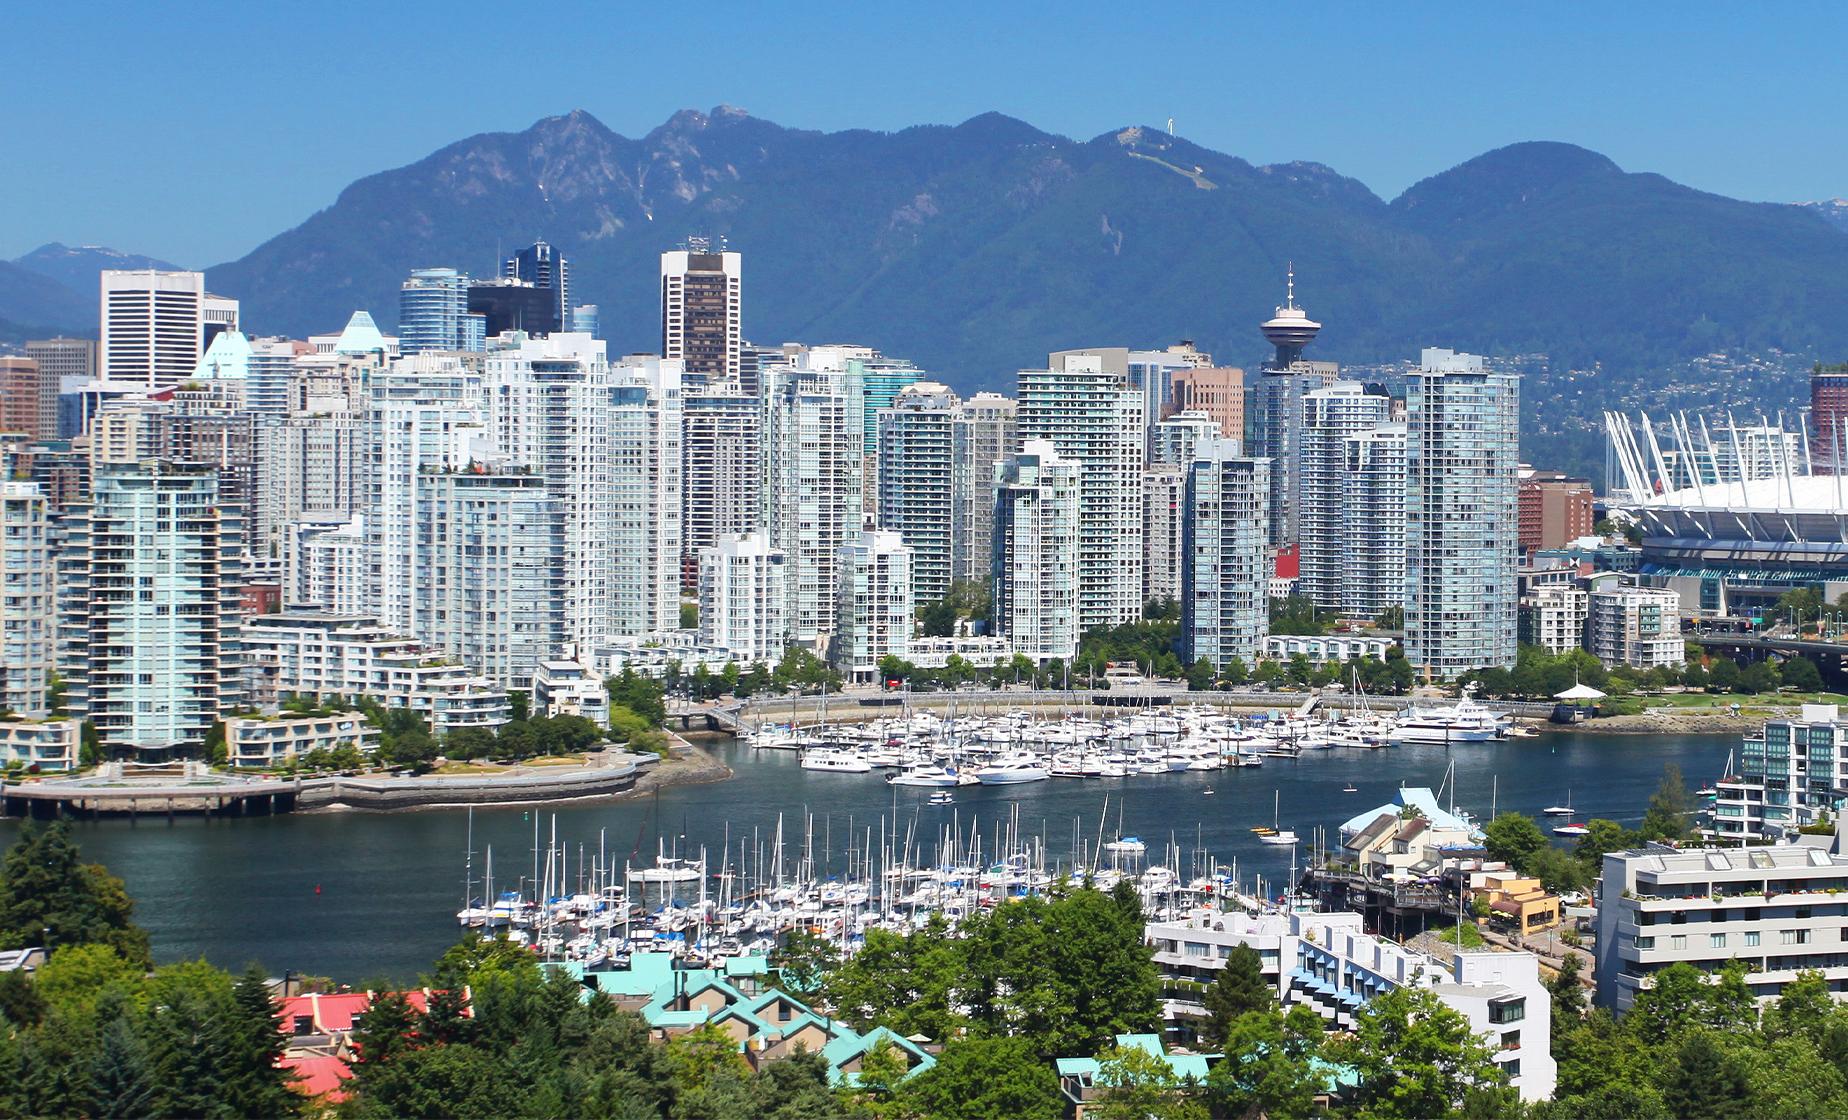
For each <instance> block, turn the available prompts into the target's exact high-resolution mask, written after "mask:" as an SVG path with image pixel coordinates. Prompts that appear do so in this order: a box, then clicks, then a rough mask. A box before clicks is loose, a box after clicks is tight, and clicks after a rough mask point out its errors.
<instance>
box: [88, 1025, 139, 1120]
mask: <svg viewBox="0 0 1848 1120" xmlns="http://www.w3.org/2000/svg"><path fill="white" fill-rule="evenodd" d="M133 1013H134V1009H133V1008H132V1007H130V1006H129V1005H128V1003H127V1001H125V1000H123V999H122V997H121V996H120V995H119V994H116V995H115V996H114V997H113V1003H112V1005H111V1007H110V1010H109V1014H107V1015H106V1016H105V1017H104V1018H103V1019H102V1024H103V1025H102V1030H101V1032H100V1033H99V1035H98V1038H97V1046H96V1054H95V1056H94V1057H93V1058H91V1060H90V1068H89V1082H90V1085H89V1110H88V1111H89V1114H90V1115H91V1116H94V1117H98V1118H100V1120H139V1118H140V1117H143V1116H147V1115H149V1114H150V1113H151V1111H152V1109H151V1105H152V1103H153V1100H154V1091H155V1084H154V1070H153V1067H152V1066H151V1065H150V1064H149V1062H148V1047H147V1043H145V1042H143V1041H142V1040H141V1035H140V1032H139V1031H137V1030H136V1028H135V1023H134V1018H133Z"/></svg>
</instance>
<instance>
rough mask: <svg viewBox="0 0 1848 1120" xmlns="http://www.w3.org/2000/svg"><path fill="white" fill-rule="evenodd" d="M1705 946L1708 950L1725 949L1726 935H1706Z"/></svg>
mask: <svg viewBox="0 0 1848 1120" xmlns="http://www.w3.org/2000/svg"><path fill="white" fill-rule="evenodd" d="M1707 946H1708V948H1712V949H1724V948H1726V935H1725V934H1723V933H1710V934H1708V935H1707Z"/></svg>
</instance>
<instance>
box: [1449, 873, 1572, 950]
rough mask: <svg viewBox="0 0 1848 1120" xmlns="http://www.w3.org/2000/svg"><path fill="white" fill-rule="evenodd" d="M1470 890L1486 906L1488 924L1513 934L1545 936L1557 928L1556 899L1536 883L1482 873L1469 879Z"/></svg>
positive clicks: (1557, 898)
mask: <svg viewBox="0 0 1848 1120" xmlns="http://www.w3.org/2000/svg"><path fill="white" fill-rule="evenodd" d="M1471 888H1472V891H1473V893H1474V894H1475V896H1476V897H1477V898H1480V899H1482V900H1483V901H1484V902H1486V903H1488V906H1489V920H1490V921H1493V922H1498V923H1500V924H1502V925H1505V926H1508V927H1509V928H1511V929H1513V930H1514V931H1515V932H1516V933H1519V934H1522V935H1526V934H1530V933H1545V932H1546V931H1547V930H1549V929H1552V928H1554V927H1555V926H1557V925H1559V913H1560V911H1559V896H1558V895H1556V894H1553V893H1552V892H1550V891H1548V890H1547V889H1546V888H1544V887H1542V886H1541V885H1540V880H1538V879H1534V878H1530V877H1528V876H1525V875H1517V874H1515V873H1514V872H1512V871H1500V872H1484V873H1482V874H1480V875H1476V876H1473V877H1472V882H1471Z"/></svg>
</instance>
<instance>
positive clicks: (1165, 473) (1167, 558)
mask: <svg viewBox="0 0 1848 1120" xmlns="http://www.w3.org/2000/svg"><path fill="white" fill-rule="evenodd" d="M1215 438H1217V437H1215ZM1186 508H1187V475H1186V473H1185V472H1183V471H1182V470H1181V468H1180V467H1176V466H1171V465H1169V464H1168V463H1165V462H1163V463H1156V464H1154V465H1153V466H1151V467H1149V469H1148V470H1146V471H1144V472H1142V598H1143V601H1144V602H1152V601H1154V600H1157V599H1171V600H1174V601H1175V602H1177V603H1178V602H1179V601H1180V598H1181V566H1182V561H1181V556H1182V553H1183V552H1184V551H1185V548H1186V543H1187V540H1186V537H1185V535H1184V534H1183V533H1182V531H1181V530H1182V527H1183V526H1184V525H1185V524H1186V518H1185V517H1184V516H1183V514H1184V513H1185V511H1186Z"/></svg>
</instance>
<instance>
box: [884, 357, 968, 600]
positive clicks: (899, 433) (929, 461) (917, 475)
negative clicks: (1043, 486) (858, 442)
mask: <svg viewBox="0 0 1848 1120" xmlns="http://www.w3.org/2000/svg"><path fill="white" fill-rule="evenodd" d="M961 404H962V402H961V401H960V400H959V399H958V398H957V396H956V394H955V393H953V392H951V391H950V388H949V386H947V385H939V384H938V383H936V382H934V381H919V382H916V383H915V384H911V385H907V386H906V387H905V388H904V389H902V390H900V392H899V394H898V396H897V398H896V399H894V400H893V402H892V406H891V407H890V408H886V409H882V410H881V411H880V413H879V434H878V438H877V439H876V440H875V445H876V446H877V448H878V460H877V470H876V471H875V477H876V478H877V480H878V482H877V492H878V503H877V506H876V520H877V522H878V524H879V525H880V526H881V527H882V528H885V529H890V530H892V531H893V532H895V533H898V534H899V535H900V536H902V537H903V538H904V540H905V544H906V545H908V546H909V547H910V548H911V551H912V580H913V585H912V594H913V596H914V597H915V598H916V600H917V601H918V602H919V603H935V602H936V601H938V600H939V599H942V598H943V597H944V596H945V595H947V594H948V593H949V590H950V581H951V579H952V578H953V576H954V572H955V567H954V559H955V557H954V555H953V553H954V541H955V529H956V524H955V523H956V518H955V502H956V494H955V482H954V480H955V476H956V473H957V472H956V455H955V452H956V425H957V418H958V416H959V415H960V413H961ZM991 470H992V468H991Z"/></svg>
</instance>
